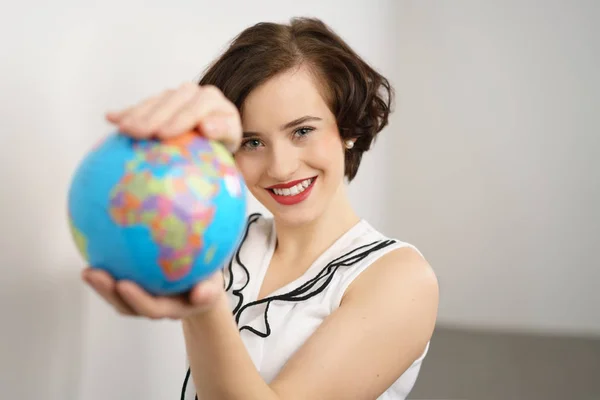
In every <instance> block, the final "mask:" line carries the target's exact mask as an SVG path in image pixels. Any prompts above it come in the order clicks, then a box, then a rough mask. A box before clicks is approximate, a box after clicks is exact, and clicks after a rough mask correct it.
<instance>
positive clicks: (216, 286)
mask: <svg viewBox="0 0 600 400" xmlns="http://www.w3.org/2000/svg"><path fill="white" fill-rule="evenodd" d="M222 291H223V288H222V284H220V282H219V281H218V280H215V279H214V276H213V277H210V278H208V279H206V280H204V281H202V282H200V283H198V284H197V285H196V286H194V287H193V288H192V290H191V292H190V303H191V304H192V305H193V306H207V305H210V304H212V303H213V302H214V301H215V300H216V298H217V297H218V296H219V294H220V292H222Z"/></svg>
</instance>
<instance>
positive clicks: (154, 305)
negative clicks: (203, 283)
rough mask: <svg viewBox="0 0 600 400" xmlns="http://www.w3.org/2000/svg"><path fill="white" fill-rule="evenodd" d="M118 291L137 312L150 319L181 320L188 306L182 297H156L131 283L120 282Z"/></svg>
mask: <svg viewBox="0 0 600 400" xmlns="http://www.w3.org/2000/svg"><path fill="white" fill-rule="evenodd" d="M117 291H118V293H119V295H120V296H121V297H122V298H123V299H124V301H125V302H126V303H127V304H128V305H129V306H130V307H131V308H132V309H133V310H134V311H135V312H137V313H138V314H140V315H143V316H145V317H148V318H150V319H161V318H171V319H175V318H179V317H180V316H181V315H183V313H184V309H185V306H186V304H185V302H184V300H183V299H182V298H180V297H154V296H152V295H151V294H149V293H148V292H146V291H145V290H143V289H142V288H141V287H140V286H139V285H136V284H135V283H133V282H129V281H120V282H118V283H117Z"/></svg>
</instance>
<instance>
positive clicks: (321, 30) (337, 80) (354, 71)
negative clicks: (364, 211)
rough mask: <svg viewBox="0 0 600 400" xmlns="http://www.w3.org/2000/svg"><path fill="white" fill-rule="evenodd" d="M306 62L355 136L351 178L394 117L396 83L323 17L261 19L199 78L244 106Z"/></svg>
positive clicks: (342, 128)
mask: <svg viewBox="0 0 600 400" xmlns="http://www.w3.org/2000/svg"><path fill="white" fill-rule="evenodd" d="M300 65H306V66H307V67H308V68H309V69H310V70H311V72H312V73H313V74H315V76H316V77H317V79H318V80H319V82H321V83H322V84H323V86H324V88H325V93H324V94H325V96H324V97H325V98H326V99H327V100H328V102H329V107H330V110H331V112H332V113H333V115H335V117H336V122H337V125H338V129H339V132H340V136H341V138H342V140H346V139H354V140H355V143H354V147H353V148H352V149H351V150H347V151H346V152H345V154H346V156H345V176H346V177H347V179H348V181H351V180H352V179H354V177H355V176H356V173H357V171H358V167H359V165H360V161H361V159H362V155H363V153H364V152H365V151H367V150H369V149H370V147H371V144H372V142H373V140H374V139H375V136H376V135H377V134H378V133H379V132H380V131H381V130H382V129H383V128H384V127H385V126H386V125H387V123H388V115H389V113H390V111H391V103H392V101H393V99H392V97H393V89H392V87H391V86H390V83H389V82H388V80H387V79H386V78H385V77H383V76H382V75H380V74H379V73H378V72H376V71H375V70H374V69H373V68H372V67H370V66H369V65H368V64H367V63H366V62H365V61H364V60H363V59H362V58H361V57H360V56H358V55H357V54H356V53H355V52H354V51H353V50H352V49H351V48H350V46H348V45H347V44H346V43H345V42H344V41H343V40H342V39H341V38H340V37H339V36H338V35H337V34H336V33H334V32H333V31H332V30H331V29H330V28H329V27H328V26H326V25H325V24H324V23H323V22H322V21H320V20H318V19H315V18H293V19H291V21H290V23H289V24H277V23H272V22H261V23H258V24H256V25H253V26H251V27H249V28H247V29H245V30H244V31H243V32H241V33H240V34H239V35H238V36H237V37H235V38H234V40H233V41H232V42H231V44H230V46H229V47H228V49H227V50H226V51H225V52H224V53H223V54H222V55H221V56H220V57H219V58H218V59H217V60H216V61H215V62H214V63H213V64H212V65H210V66H209V67H208V69H207V70H206V71H205V73H204V75H203V77H202V78H201V80H200V82H199V84H200V85H214V86H216V87H218V88H219V89H220V90H221V91H222V92H223V94H224V95H225V96H226V97H227V98H228V99H229V100H230V101H231V102H233V103H234V104H235V105H236V106H237V107H238V109H239V110H240V111H241V109H242V106H243V103H244V100H245V99H246V97H247V96H248V94H249V93H250V92H251V91H252V90H253V89H254V88H256V87H257V86H259V85H260V84H262V83H264V82H265V81H267V80H268V79H269V78H271V77H273V76H275V75H277V74H279V73H282V72H285V71H287V70H289V69H291V68H293V67H298V66H300Z"/></svg>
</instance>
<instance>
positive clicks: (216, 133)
mask: <svg viewBox="0 0 600 400" xmlns="http://www.w3.org/2000/svg"><path fill="white" fill-rule="evenodd" d="M106 119H107V120H108V121H109V122H111V123H113V124H115V125H117V126H118V129H119V131H120V132H121V133H123V134H126V135H129V136H131V137H134V138H137V139H145V138H150V137H154V138H158V139H167V138H172V137H175V136H178V135H180V134H183V133H187V132H189V131H197V132H198V133H200V134H202V135H203V136H204V137H206V138H208V139H213V140H218V141H220V142H222V143H223V144H224V145H225V146H226V147H227V148H228V149H229V150H230V151H232V152H235V151H236V150H237V149H238V148H239V145H240V142H241V139H242V125H241V119H240V115H239V112H238V110H237V108H236V106H235V105H234V104H233V103H232V102H231V101H229V100H228V99H227V98H226V97H225V96H224V95H223V93H222V92H221V91H220V90H219V89H218V88H216V87H214V86H199V85H197V84H195V83H192V82H189V83H184V84H182V85H181V86H180V87H179V88H177V89H170V90H166V91H164V92H162V93H160V94H158V95H156V96H152V97H150V98H147V99H145V100H143V101H141V102H139V103H138V104H135V105H133V106H131V107H127V108H125V109H123V110H117V111H113V112H109V113H107V114H106ZM82 278H83V280H84V281H85V282H87V283H88V284H89V285H90V286H91V287H92V288H93V289H94V290H95V291H96V292H97V293H98V294H99V295H100V296H101V297H103V298H104V299H105V300H106V301H107V302H108V303H110V304H111V305H112V306H113V307H114V308H115V309H116V310H117V311H118V312H119V313H121V314H123V315H133V316H143V317H147V318H151V319H162V318H169V319H183V318H187V317H190V316H194V315H197V314H200V313H202V312H205V311H206V310H209V309H211V308H212V306H213V305H214V304H215V303H216V302H218V301H221V300H222V298H224V290H223V276H222V273H221V272H220V271H219V272H217V273H215V274H214V275H213V276H212V277H211V278H209V279H207V280H205V281H203V282H200V283H199V284H198V285H196V286H195V287H194V288H193V289H192V290H191V291H190V292H189V293H187V294H185V295H179V296H160V297H157V296H152V295H151V294H149V293H147V292H146V291H144V290H143V289H142V288H141V287H140V286H139V285H136V284H135V283H133V282H129V281H118V282H117V281H115V280H114V279H113V278H112V277H111V276H110V275H109V274H108V273H106V272H104V271H102V270H99V269H94V268H87V269H86V270H84V271H83V274H82Z"/></svg>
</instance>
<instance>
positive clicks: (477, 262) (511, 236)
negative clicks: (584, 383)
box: [389, 0, 600, 335]
mask: <svg viewBox="0 0 600 400" xmlns="http://www.w3.org/2000/svg"><path fill="white" fill-rule="evenodd" d="M396 8H397V12H396V16H397V18H398V20H397V22H396V24H397V28H398V32H397V33H396V35H397V36H396V38H397V44H396V49H397V50H398V54H397V57H398V59H397V64H396V65H397V67H396V69H395V75H394V78H395V83H396V86H397V87H398V91H399V93H398V95H399V101H398V105H397V114H396V115H395V116H394V120H393V121H392V126H394V128H393V129H392V130H393V132H392V134H393V135H394V145H393V149H391V150H390V151H391V152H392V153H393V154H395V157H394V160H395V165H394V168H393V179H390V191H391V193H390V197H389V202H390V204H389V209H390V210H394V212H391V213H390V218H391V219H392V220H393V226H391V228H392V229H394V231H395V232H396V234H397V235H398V236H400V237H402V238H407V239H409V240H411V241H413V242H415V243H416V244H418V245H420V246H421V248H422V250H423V251H424V252H425V254H426V255H428V258H429V259H430V261H431V264H432V265H433V266H434V267H435V269H436V271H437V273H438V276H439V279H440V287H441V305H440V319H439V321H440V323H442V324H448V325H456V326H458V327H475V328H493V329H500V330H523V331H535V332H543V333H556V334H561V333H564V334H583V335H600V312H599V311H598V305H599V304H600V290H598V282H600V253H598V245H599V244H600V207H599V205H600V163H599V162H598V159H597V158H598V155H600V120H599V119H598V115H599V111H600V106H599V105H600V73H599V72H600V26H599V25H598V21H600V2H599V1H593V0H592V1H583V0H578V1H541V0H540V1H533V0H523V1H515V0H510V1H481V0H462V1H431V0H423V1H400V2H397V3H396Z"/></svg>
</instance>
